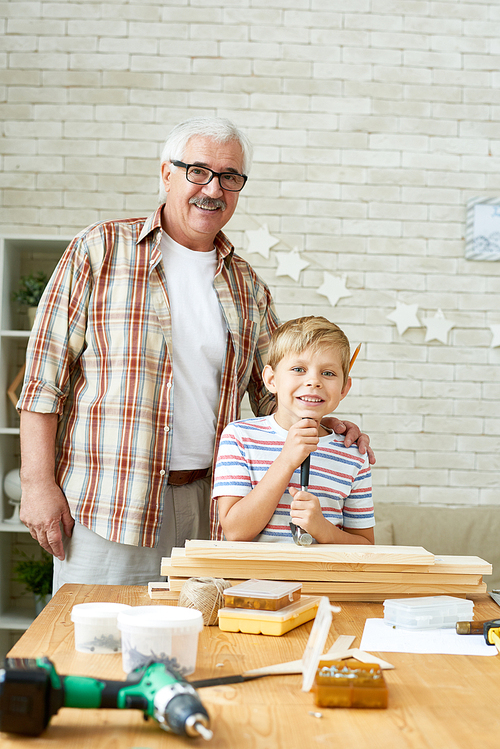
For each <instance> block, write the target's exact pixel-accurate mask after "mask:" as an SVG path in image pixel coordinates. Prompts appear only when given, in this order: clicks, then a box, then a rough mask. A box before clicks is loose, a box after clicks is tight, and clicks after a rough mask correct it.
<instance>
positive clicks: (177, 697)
mask: <svg viewBox="0 0 500 749" xmlns="http://www.w3.org/2000/svg"><path fill="white" fill-rule="evenodd" d="M153 717H154V719H155V720H156V721H158V724H159V725H160V727H161V728H163V730H164V731H172V733H176V734H178V735H180V736H190V737H196V736H202V737H203V738H204V739H206V740H207V741H208V740H209V739H211V738H212V735H213V734H212V731H210V729H209V724H210V718H209V717H208V713H207V711H206V710H205V708H204V707H203V704H202V702H201V700H200V698H199V697H198V694H197V692H196V690H195V689H193V687H192V686H191V685H190V684H189V683H188V682H186V681H182V682H176V683H174V684H169V685H167V686H164V687H162V688H161V689H160V690H159V691H158V692H157V693H156V694H155V697H154V713H153Z"/></svg>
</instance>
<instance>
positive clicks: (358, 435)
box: [321, 416, 376, 465]
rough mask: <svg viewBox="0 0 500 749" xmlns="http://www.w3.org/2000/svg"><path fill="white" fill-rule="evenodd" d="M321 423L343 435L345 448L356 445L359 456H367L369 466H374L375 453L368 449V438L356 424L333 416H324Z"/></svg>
mask: <svg viewBox="0 0 500 749" xmlns="http://www.w3.org/2000/svg"><path fill="white" fill-rule="evenodd" d="M321 423H322V424H324V426H326V427H328V428H329V429H333V431H334V432H335V433H336V434H343V435H345V439H344V444H345V446H346V447H350V446H351V445H353V444H356V445H357V446H358V450H359V452H360V453H361V455H364V454H365V453H367V454H368V460H369V462H370V465H375V462H376V458H375V453H374V452H373V450H372V449H371V447H370V438H369V436H368V435H367V434H364V433H363V432H362V431H361V429H360V428H359V427H358V426H357V425H356V424H354V423H353V422H352V421H346V420H345V419H344V420H342V421H341V420H340V419H337V418H336V417H335V416H325V417H324V418H323V419H321Z"/></svg>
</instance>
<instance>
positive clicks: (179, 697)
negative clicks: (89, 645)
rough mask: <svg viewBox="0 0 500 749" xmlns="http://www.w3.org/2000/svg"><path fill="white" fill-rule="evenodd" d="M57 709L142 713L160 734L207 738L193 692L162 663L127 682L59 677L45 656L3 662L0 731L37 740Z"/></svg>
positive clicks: (203, 713)
mask: <svg viewBox="0 0 500 749" xmlns="http://www.w3.org/2000/svg"><path fill="white" fill-rule="evenodd" d="M61 707H78V708H108V709H109V708H116V709H119V710H129V709H133V710H142V711H143V713H144V717H145V718H150V717H151V718H154V720H156V721H157V722H158V723H159V725H160V727H161V728H163V729H164V730H165V731H171V732H173V733H176V734H178V735H180V736H190V737H197V736H202V737H203V738H204V739H206V740H207V741H208V740H209V739H211V738H212V735H213V734H212V731H211V730H210V728H209V724H210V719H209V716H208V713H207V711H206V710H205V708H204V707H203V704H202V702H201V700H200V698H199V697H198V693H197V692H196V690H195V689H194V688H193V687H192V686H191V685H190V684H189V683H188V682H187V681H185V679H183V678H182V676H180V674H178V673H177V672H176V671H173V670H172V669H170V668H167V666H166V665H165V664H164V663H157V662H149V663H147V664H145V665H144V666H140V667H139V668H136V669H135V670H134V671H132V672H131V674H129V676H128V677H127V681H106V680H103V679H93V678H91V677H86V676H61V675H59V674H58V673H57V671H56V669H55V667H54V664H53V663H52V661H51V660H49V658H7V659H6V660H5V665H4V668H3V669H2V670H0V731H6V732H7V733H22V734H25V735H30V736H38V735H39V734H40V733H42V731H43V730H44V729H45V728H46V727H47V725H48V723H49V721H50V719H51V717H52V716H53V715H55V714H56V713H57V712H58V711H59V709H60V708H61Z"/></svg>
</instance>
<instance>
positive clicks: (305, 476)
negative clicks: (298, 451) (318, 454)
mask: <svg viewBox="0 0 500 749" xmlns="http://www.w3.org/2000/svg"><path fill="white" fill-rule="evenodd" d="M310 467H311V456H310V455H308V456H307V458H306V459H305V460H304V462H303V463H302V465H301V466H300V487H301V489H302V491H303V492H306V491H307V487H308V486H309V469H310Z"/></svg>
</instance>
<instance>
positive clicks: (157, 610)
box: [118, 606, 203, 676]
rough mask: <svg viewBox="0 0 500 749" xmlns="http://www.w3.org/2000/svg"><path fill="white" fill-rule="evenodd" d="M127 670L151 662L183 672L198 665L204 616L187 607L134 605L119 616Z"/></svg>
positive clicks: (128, 671) (188, 672)
mask: <svg viewBox="0 0 500 749" xmlns="http://www.w3.org/2000/svg"><path fill="white" fill-rule="evenodd" d="M118 628H119V629H120V631H121V633H122V660H123V670H124V671H125V672H126V673H130V672H131V671H133V670H134V668H137V667H138V666H142V665H144V664H145V663H147V662H148V661H151V660H154V661H159V662H161V663H166V664H167V666H171V667H172V668H174V669H176V670H177V671H179V673H181V674H182V675H184V676H186V675H187V674H192V673H193V671H194V670H195V668H196V656H197V653H198V637H199V634H200V632H201V630H202V629H203V615H202V613H201V611H198V610H197V609H188V608H185V607H184V606H134V607H132V608H130V610H129V611H125V612H123V613H121V614H119V616H118Z"/></svg>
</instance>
